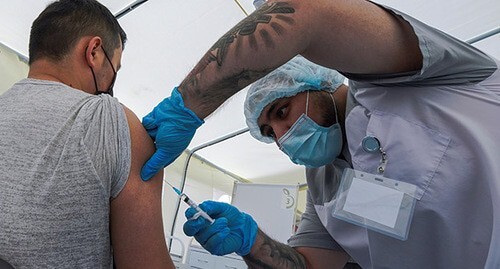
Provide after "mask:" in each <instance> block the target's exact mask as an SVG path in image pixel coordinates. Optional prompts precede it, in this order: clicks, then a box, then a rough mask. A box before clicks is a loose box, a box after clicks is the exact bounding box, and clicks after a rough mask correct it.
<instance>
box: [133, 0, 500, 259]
mask: <svg viewBox="0 0 500 269" xmlns="http://www.w3.org/2000/svg"><path fill="white" fill-rule="evenodd" d="M297 54H301V55H302V56H304V57H306V58H307V59H309V60H311V61H313V62H315V63H317V64H320V65H323V66H325V67H328V68H333V69H336V70H339V71H340V72H341V73H342V74H343V75H345V76H346V77H347V78H348V79H349V89H348V91H347V92H346V93H344V94H345V95H346V97H343V96H342V95H343V93H342V87H340V89H338V90H337V91H336V92H333V93H331V95H330V93H328V92H326V93H325V92H323V91H320V92H317V91H318V90H325V89H326V90H327V91H330V92H332V91H333V90H335V89H334V86H332V89H329V90H328V89H327V87H328V83H327V82H318V81H316V80H314V79H312V76H311V75H310V74H309V75H308V74H307V72H306V73H304V72H293V73H292V75H291V77H292V78H295V79H294V80H296V81H293V80H292V79H290V81H287V80H285V81H284V82H283V83H285V82H286V83H288V85H289V88H287V89H284V88H286V87H281V86H272V85H275V81H276V79H270V78H271V77H274V76H273V75H272V74H273V73H271V75H269V76H268V77H266V78H265V79H264V81H267V82H269V83H270V84H269V85H271V86H265V85H264V86H263V87H261V88H262V89H264V90H262V91H263V92H266V90H265V89H266V88H268V89H273V87H275V88H276V90H275V91H281V92H283V93H282V95H275V96H276V98H278V99H276V100H272V101H276V102H277V103H272V102H271V101H270V102H271V103H267V102H268V101H269V100H265V98H264V99H262V100H263V101H261V102H262V103H263V104H262V105H265V106H266V107H263V108H262V109H263V110H262V111H258V110H259V109H257V110H256V112H255V114H254V117H257V126H258V128H259V129H260V130H261V135H262V136H263V137H266V138H263V139H267V141H276V142H277V143H278V144H279V146H280V148H281V149H282V151H284V152H285V153H286V154H287V155H289V157H290V158H291V159H292V160H293V161H295V162H296V163H302V164H304V165H306V166H308V167H309V168H308V170H307V180H308V184H309V198H308V199H309V202H308V209H307V211H306V213H305V214H304V216H303V218H302V221H301V225H300V226H301V228H300V229H299V233H298V234H297V235H296V236H294V237H293V238H292V239H291V240H290V242H289V244H290V246H293V248H292V247H289V246H287V245H281V244H278V243H276V242H275V241H273V240H271V239H270V238H268V237H267V236H265V235H264V234H263V233H261V232H260V231H259V230H258V226H257V224H256V223H255V222H254V221H253V220H252V218H251V217H250V216H248V215H246V214H244V213H241V212H239V211H238V210H237V209H236V208H234V207H231V206H230V205H227V204H221V203H215V202H205V203H203V204H202V205H201V206H202V207H203V208H204V209H205V210H206V211H207V212H208V213H209V214H210V215H211V216H212V217H214V218H215V219H216V222H215V223H214V224H212V225H209V224H208V223H205V222H204V221H203V220H197V221H188V222H187V223H186V224H185V232H186V233H187V234H190V235H194V236H195V238H196V239H197V240H198V241H199V242H200V243H201V244H202V245H203V246H204V247H205V248H206V249H208V250H209V251H210V252H212V253H214V254H218V255H223V254H226V253H230V252H236V253H238V254H239V255H242V256H243V257H244V259H245V260H246V261H247V263H248V264H249V265H251V266H252V267H255V268H305V267H307V268H336V267H337V268H341V267H342V266H343V264H344V263H345V261H346V260H347V259H348V258H349V257H350V258H352V259H353V260H355V261H356V262H357V263H359V264H360V265H361V266H362V267H363V268H499V267H500V254H499V253H500V245H499V239H500V237H499V236H498V233H499V232H500V208H499V207H500V201H499V200H500V199H499V198H500V196H499V191H500V181H499V179H498V178H499V177H498V175H499V174H500V166H499V165H498V163H500V148H499V146H498V143H497V140H498V137H500V129H499V128H498V127H497V126H498V122H499V120H498V115H499V112H500V71H499V70H498V63H499V61H498V60H496V59H494V58H492V57H490V56H489V55H487V54H485V53H483V52H481V51H479V50H477V49H475V48H474V47H472V46H469V45H468V44H466V43H463V42H461V41H459V40H457V39H455V38H453V37H450V36H449V35H446V34H445V33H442V32H440V31H438V30H436V29H434V28H432V27H429V26H427V25H425V24H423V23H422V22H419V21H418V20H416V19H414V18H412V17H410V16H408V15H406V14H404V13H402V12H399V11H397V10H394V9H391V8H388V7H384V6H380V5H377V4H374V3H372V2H368V1H362V0H352V1H330V0H318V1H298V0H297V1H295V0H291V1H287V2H280V1H269V2H267V3H265V4H264V5H263V6H262V7H261V8H259V9H258V10H257V11H256V12H254V13H253V14H251V15H250V16H248V17H247V18H245V19H244V20H243V21H242V22H240V23H239V24H238V25H236V26H235V27H234V28H233V29H231V30H230V31H229V32H228V33H227V34H226V35H224V36H223V37H221V39H219V40H218V41H217V42H216V43H215V44H214V45H213V46H212V48H210V50H209V51H208V52H207V54H206V55H205V57H204V58H203V59H202V60H201V61H200V62H199V63H198V65H197V66H196V67H195V68H194V70H193V71H191V73H190V74H189V75H188V76H187V77H186V79H185V80H184V81H183V82H182V83H181V84H180V86H179V87H178V88H176V89H174V91H173V92H172V96H171V97H169V98H167V99H165V100H164V101H162V102H161V103H160V104H159V105H158V106H157V107H156V108H155V109H154V110H153V111H152V112H151V113H150V114H149V115H147V116H146V117H145V118H144V119H143V124H144V126H145V127H146V129H147V130H148V132H149V134H150V135H151V136H152V137H153V138H154V139H155V140H156V146H157V152H156V153H155V155H154V156H153V157H152V158H151V160H150V161H149V162H148V163H147V164H146V165H145V167H144V168H143V171H142V177H143V179H147V178H148V177H149V176H151V175H153V174H154V173H155V172H156V171H158V169H161V168H162V167H163V166H165V165H167V164H169V163H170V162H171V161H173V160H174V159H175V158H176V157H177V156H178V155H179V154H180V153H181V152H182V150H183V149H184V148H185V147H186V146H187V145H188V144H189V141H190V139H191V137H192V136H193V135H194V132H195V130H196V128H197V127H199V126H200V125H201V124H202V123H203V121H202V119H203V118H205V117H207V116H208V115H210V113H212V112H213V111H214V110H215V109H216V108H217V107H218V106H220V105H221V104H222V103H223V102H224V101H225V100H227V98H229V97H230V96H232V95H233V94H234V93H235V92H237V91H238V90H240V89H242V88H243V87H245V86H247V85H248V84H250V83H252V82H254V81H256V80H258V79H260V78H262V77H264V76H265V75H267V74H268V73H270V72H271V71H272V70H274V69H276V68H277V67H279V66H281V65H283V64H284V63H286V62H287V61H289V60H290V59H291V58H293V57H294V56H296V55H297ZM286 66H287V65H285V68H287V67H286ZM278 72H281V73H283V74H286V73H287V72H282V71H278ZM278 77H281V76H278ZM315 79H318V78H315ZM326 81H327V80H326ZM259 83H260V84H262V83H263V82H259ZM259 83H258V84H259ZM299 83H304V85H307V87H308V89H306V90H305V91H304V90H294V89H293V88H297V86H296V85H297V84H299ZM330 84H331V85H335V83H330ZM294 85H295V86H294ZM253 89H256V88H255V87H254V88H253ZM257 91H258V88H257V89H256V92H255V94H257ZM293 91H296V92H294V93H293V94H295V95H293V97H291V96H289V95H287V94H285V92H288V93H290V92H293ZM269 92H273V91H269ZM250 94H252V92H251V93H250ZM264 95H265V94H264ZM283 97H285V99H282V98H283ZM327 97H328V98H330V100H331V103H328V104H327V103H326V100H328V98H327ZM332 97H333V98H332ZM262 98H263V97H262ZM286 98H288V99H286ZM254 100H258V99H257V96H256V97H254ZM283 100H285V101H286V102H285V103H281V102H283ZM287 102H289V103H287ZM343 102H345V104H343ZM273 104H275V105H274V106H273ZM299 104H300V105H301V106H299ZM268 105H270V106H268ZM306 107H307V109H306ZM332 108H333V115H335V120H333V117H332V116H331V115H332ZM299 110H300V111H299ZM261 112H262V113H261ZM268 112H269V113H268ZM328 114H330V116H325V115H328ZM261 115H262V117H261ZM247 116H248V114H247ZM282 117H283V118H282ZM284 117H286V118H284ZM285 121H286V124H285V123H284V122H285ZM343 121H344V122H343ZM318 125H319V126H318ZM342 126H343V127H342ZM343 132H344V133H343ZM253 134H254V135H255V131H253ZM340 134H342V135H340ZM311 140H314V141H316V143H311ZM314 141H313V142H314ZM340 143H342V144H341V145H340ZM325 147H326V149H325ZM191 213H192V212H191V211H188V212H187V215H188V217H189V216H190V214H191ZM319 224H320V225H319ZM321 227H323V228H321Z"/></svg>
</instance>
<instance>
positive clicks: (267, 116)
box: [266, 102, 278, 119]
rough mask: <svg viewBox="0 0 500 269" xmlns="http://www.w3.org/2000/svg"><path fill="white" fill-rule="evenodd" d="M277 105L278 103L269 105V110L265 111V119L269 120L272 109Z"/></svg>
mask: <svg viewBox="0 0 500 269" xmlns="http://www.w3.org/2000/svg"><path fill="white" fill-rule="evenodd" d="M277 103H278V102H273V103H271V106H270V107H269V109H268V110H267V112H266V118H267V119H270V118H271V114H272V113H273V111H274V108H275V107H276V104H277Z"/></svg>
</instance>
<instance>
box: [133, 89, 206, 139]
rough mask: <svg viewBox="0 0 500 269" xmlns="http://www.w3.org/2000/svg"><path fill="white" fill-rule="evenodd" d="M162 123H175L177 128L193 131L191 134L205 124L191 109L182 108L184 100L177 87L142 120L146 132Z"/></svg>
mask: <svg viewBox="0 0 500 269" xmlns="http://www.w3.org/2000/svg"><path fill="white" fill-rule="evenodd" d="M164 121H171V122H172V123H174V122H175V123H177V124H176V125H177V126H178V127H179V126H183V127H185V128H184V129H185V130H193V132H194V130H196V129H197V128H198V127H200V126H201V125H202V124H203V123H204V122H205V121H203V120H202V119H200V118H199V117H198V116H197V115H196V114H195V113H194V112H193V111H192V110H191V109H189V108H187V107H185V106H184V100H183V99H182V95H181V93H180V92H179V90H178V88H177V87H175V88H174V89H173V90H172V94H171V95H170V97H167V98H165V99H163V101H161V102H160V103H159V104H158V105H157V106H156V107H155V108H154V109H153V111H151V113H149V114H148V115H146V116H145V117H144V118H143V119H142V124H143V125H144V127H145V128H146V130H153V129H156V128H158V127H159V126H160V125H161V123H162V122H164ZM148 132H149V131H148Z"/></svg>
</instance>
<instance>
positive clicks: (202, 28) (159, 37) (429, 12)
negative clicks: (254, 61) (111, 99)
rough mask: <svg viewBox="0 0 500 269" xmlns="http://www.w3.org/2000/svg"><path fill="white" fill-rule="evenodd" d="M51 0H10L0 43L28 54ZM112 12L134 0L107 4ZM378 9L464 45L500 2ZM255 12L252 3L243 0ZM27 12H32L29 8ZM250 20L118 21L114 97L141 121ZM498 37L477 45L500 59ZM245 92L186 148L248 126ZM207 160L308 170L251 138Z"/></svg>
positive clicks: (161, 13) (219, 148)
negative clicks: (124, 39) (121, 40)
mask: <svg viewBox="0 0 500 269" xmlns="http://www.w3.org/2000/svg"><path fill="white" fill-rule="evenodd" d="M48 2H50V1H46V0H44V1H41V0H23V1H9V3H8V4H5V5H3V6H2V9H1V10H0V42H1V43H3V44H5V45H6V46H8V47H10V48H12V49H14V50H15V51H17V52H19V53H20V54H22V55H27V50H28V49H27V48H28V36H29V29H30V26H31V23H32V21H33V20H34V18H35V17H36V16H37V15H38V13H39V12H40V11H41V10H42V9H43V8H44V7H45V5H46V4H47V3H48ZM101 2H102V3H103V4H105V5H106V6H108V7H109V8H110V10H111V11H112V12H113V13H115V14H116V13H117V12H119V11H121V10H122V9H123V8H125V7H127V6H128V5H129V4H131V3H133V2H135V1H133V0H103V1H101ZM377 2H379V3H383V4H387V5H389V6H393V7H396V8H398V9H400V10H402V11H404V12H406V13H408V14H410V15H413V16H414V17H416V18H418V19H421V20H422V21H424V22H426V23H428V24H430V25H432V26H434V27H436V28H438V29H441V30H443V31H445V32H447V33H450V34H452V35H454V36H456V37H458V38H460V39H462V40H467V39H470V38H472V37H474V36H476V35H479V34H481V33H484V32H486V31H488V30H491V29H494V28H496V27H499V26H500V20H499V17H498V14H500V1H498V0H474V1H473V0H456V1H449V0H448V1H418V0H407V1H396V0H380V1H377ZM240 3H241V5H242V7H243V9H245V10H247V11H248V12H251V11H253V6H252V1H251V0H240ZM26 7H30V8H26ZM244 17H245V14H244V12H243V11H242V9H241V8H240V7H239V6H238V5H237V4H236V2H235V1H233V0H203V1H199V0H198V1H195V0H183V1H175V2H172V1H161V0H150V1H148V2H146V3H144V4H143V5H141V6H140V7H139V8H137V9H135V10H133V11H132V12H130V13H128V14H127V15H125V16H124V17H122V18H121V19H120V23H121V24H122V26H123V28H124V29H125V31H126V32H127V34H128V37H129V41H128V43H127V45H126V50H125V52H124V55H123V59H122V66H123V68H122V69H121V70H120V72H119V74H118V78H117V82H116V85H115V92H116V96H117V97H118V98H119V99H120V101H121V102H122V103H124V104H125V105H127V106H128V107H130V108H131V109H132V110H133V111H135V112H136V114H137V115H138V116H139V118H142V117H143V116H144V115H145V114H146V113H147V112H149V110H150V109H151V108H152V107H154V105H156V103H158V102H160V101H161V100H162V99H163V98H164V97H166V96H169V95H170V92H171V89H172V88H173V87H174V86H176V85H178V84H179V83H180V82H181V81H182V79H183V78H184V77H185V76H186V74H187V73H188V72H189V71H190V70H191V68H192V67H193V66H194V65H195V64H196V62H197V60H198V59H200V57H201V56H202V55H203V54H204V53H205V51H206V50H207V49H208V48H209V47H210V46H211V45H212V44H213V43H214V42H215V41H216V40H217V38H218V37H220V36H221V35H222V34H224V33H225V32H226V31H227V30H229V29H230V28H231V27H232V26H233V25H234V24H236V23H237V22H238V21H240V20H241V19H243V18H244ZM499 44H500V35H496V36H493V37H490V38H488V39H486V40H484V41H481V42H478V43H477V44H476V45H477V46H478V47H480V48H481V49H483V50H485V51H487V52H489V53H490V54H493V55H495V56H496V57H497V58H500V46H499ZM244 94H245V91H242V92H240V93H238V94H236V95H235V96H234V97H233V98H232V99H231V100H230V101H228V102H226V104H225V105H224V106H223V107H222V108H221V109H219V110H218V111H217V112H216V113H214V115H212V116H211V117H210V118H208V119H207V120H206V124H204V125H203V126H202V127H201V128H200V129H199V130H198V132H197V133H196V135H195V137H194V139H193V141H192V142H191V144H190V146H189V148H190V149H192V148H194V147H196V146H198V145H200V144H203V143H206V142H209V141H212V140H214V139H216V138H218V137H221V136H224V135H226V134H228V133H232V132H234V131H236V130H239V129H242V128H244V127H246V125H245V123H244V117H243V106H242V103H243V100H244ZM197 153H198V154H199V155H201V156H202V157H203V158H205V159H207V160H209V161H211V162H212V163H214V164H216V165H218V166H220V167H222V168H224V169H225V170H227V171H230V172H232V173H234V174H236V175H239V176H241V177H243V178H247V179H250V180H255V181H262V180H269V179H270V178H273V177H274V178H279V179H280V180H283V179H289V180H290V182H303V177H304V176H303V174H304V173H303V171H302V169H301V168H300V167H298V166H295V165H293V164H290V162H289V160H288V159H287V157H286V156H284V155H283V154H282V153H280V152H279V151H278V150H276V146H275V145H265V144H262V143H259V142H257V141H254V140H253V139H252V138H251V137H250V135H249V134H248V133H246V134H243V135H240V136H238V137H235V138H233V139H231V140H228V141H225V142H222V143H220V144H217V145H214V146H212V147H209V148H206V149H203V150H200V151H199V152H197Z"/></svg>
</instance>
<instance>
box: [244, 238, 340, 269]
mask: <svg viewBox="0 0 500 269" xmlns="http://www.w3.org/2000/svg"><path fill="white" fill-rule="evenodd" d="M348 258H349V256H348V255H347V254H346V253H345V252H340V251H334V250H328V249H320V248H309V247H300V248H296V249H294V248H292V247H290V246H288V245H285V244H282V243H280V242H277V241H274V240H273V239H271V238H269V236H267V235H266V234H265V233H264V232H262V231H261V230H260V229H259V231H258V234H257V238H256V240H255V243H254V245H253V247H252V250H251V251H250V253H249V254H248V255H246V256H244V257H243V259H244V260H245V262H246V263H247V265H248V268H252V269H260V268H263V269H267V268H277V269H285V268H286V269H288V268H290V269H291V268H294V269H305V268H308V269H315V268H318V269H319V268H333V269H335V268H339V269H340V268H343V267H344V265H345V264H346V263H347V260H348Z"/></svg>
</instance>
